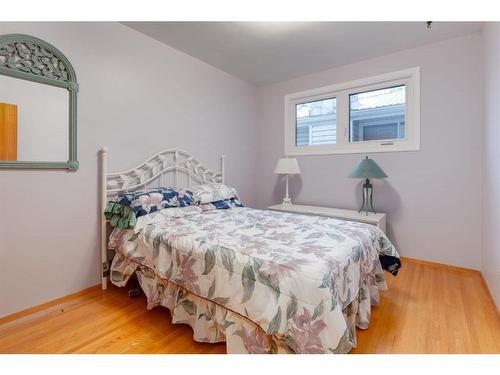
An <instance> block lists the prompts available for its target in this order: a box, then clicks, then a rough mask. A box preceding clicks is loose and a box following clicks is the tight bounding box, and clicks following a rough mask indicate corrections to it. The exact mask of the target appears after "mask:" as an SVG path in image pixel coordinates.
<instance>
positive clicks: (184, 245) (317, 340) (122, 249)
mask: <svg viewBox="0 0 500 375" xmlns="http://www.w3.org/2000/svg"><path fill="white" fill-rule="evenodd" d="M110 242H111V244H110V245H111V246H112V247H114V248H115V249H116V255H115V258H114V259H113V264H112V267H111V281H112V282H113V283H114V284H116V285H118V286H123V285H124V284H125V283H126V281H127V280H128V278H129V277H130V275H132V274H133V273H134V272H135V271H136V270H142V271H143V273H144V270H147V272H146V273H148V274H150V278H151V280H153V279H158V280H161V281H168V282H169V283H171V284H174V285H175V286H176V287H179V288H181V289H182V290H184V291H185V292H189V293H191V294H193V295H194V296H196V297H197V298H201V299H203V300H208V301H210V302H211V303H212V304H214V306H219V307H223V308H224V311H229V312H231V314H233V315H236V316H238V317H239V318H242V319H244V320H248V321H250V322H252V323H253V324H254V325H255V326H257V327H260V329H261V330H262V332H263V333H265V334H266V335H268V336H271V337H273V338H275V339H277V340H279V341H280V342H281V343H282V344H283V345H284V346H286V347H287V348H288V349H289V350H290V351H293V352H296V353H328V352H339V351H340V352H347V351H349V350H350V349H351V348H352V346H353V345H355V337H352V336H353V335H355V329H354V332H352V331H353V326H354V324H356V325H357V326H358V327H360V328H367V326H368V322H369V318H370V302H372V303H373V302H377V299H378V290H379V289H384V288H385V281H384V276H383V271H382V268H381V265H380V261H379V255H380V254H382V255H389V256H393V257H399V256H398V254H397V252H396V250H395V248H394V247H393V246H392V244H391V243H390V242H389V240H388V239H387V237H386V236H385V234H384V233H383V232H382V231H380V230H379V229H378V228H376V227H375V226H372V225H368V224H363V223H356V222H349V221H343V220H337V219H333V218H326V217H318V216H306V215H299V214H292V213H284V212H273V211H261V210H256V209H251V208H245V207H241V208H231V209H226V210H213V211H207V212H202V213H199V214H196V215H190V216H186V217H164V218H162V220H161V221H158V222H155V223H153V224H150V225H147V226H146V227H144V228H142V229H141V230H140V231H139V232H137V233H134V232H133V231H132V230H124V229H118V228H117V229H115V230H114V232H113V234H112V236H111V239H110ZM144 285H147V283H145V284H144ZM144 285H143V288H144ZM151 285H152V283H151ZM157 286H158V285H157V284H155V288H156V289H155V290H153V289H151V290H150V291H149V293H148V291H147V290H145V292H146V294H147V295H148V300H149V299H152V298H153V297H152V295H153V294H158V293H159V292H158V290H157V289H158V288H157ZM151 288H153V286H151ZM177 289H178V288H177ZM176 293H177V294H178V293H179V292H178V291H177V292H176ZM153 299H154V298H153ZM370 299H372V301H370ZM373 300H375V301H373ZM187 301H188V303H187V304H186V306H184V308H185V309H186V311H187V310H188V309H189V308H192V306H189V302H191V303H193V302H192V301H189V300H187ZM353 304H355V306H356V312H355V318H353V319H351V320H352V324H349V322H348V320H349V319H348V314H347V315H346V310H349V309H348V307H350V306H353ZM201 315H203V314H201ZM201 315H200V319H201V318H202V317H201ZM351 315H352V314H351ZM354 320H355V323H354ZM234 327H235V326H233V331H234V334H235V335H238V336H240V337H241V338H242V339H245V335H248V332H245V329H244V327H243V328H241V329H238V330H234ZM225 334H226V336H227V332H226V333H225Z"/></svg>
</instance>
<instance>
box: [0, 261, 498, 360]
mask: <svg viewBox="0 0 500 375" xmlns="http://www.w3.org/2000/svg"><path fill="white" fill-rule="evenodd" d="M387 280H388V283H389V290H388V291H386V292H384V293H383V296H382V302H381V305H380V306H378V307H374V308H373V310H372V320H371V323H370V328H369V329H367V330H364V331H362V330H358V347H357V348H356V349H354V350H353V351H352V353H500V317H499V315H498V311H497V310H496V308H495V306H494V304H493V302H492V300H491V297H490V295H489V293H488V291H487V289H486V286H485V284H484V281H483V280H482V277H481V274H480V273H479V272H477V271H472V270H466V269H461V268H455V267H450V266H445V265H438V264H434V263H428V262H423V261H417V260H411V259H403V268H402V269H401V271H400V274H399V275H398V276H397V277H396V278H393V277H392V276H390V275H387ZM0 353H225V344H224V343H222V344H202V343H197V342H195V341H193V339H192V331H191V328H190V327H189V326H186V325H173V324H172V323H171V321H170V313H169V312H168V310H167V309H165V308H160V307H159V308H155V309H153V310H151V311H147V310H146V302H145V299H144V297H141V298H136V299H129V298H128V295H127V289H126V288H121V289H120V288H116V287H111V288H110V289H108V290H107V291H102V290H100V287H98V286H96V287H92V288H89V289H87V290H84V291H82V292H79V293H76V294H75V295H72V296H68V297H63V298H61V299H58V300H56V301H53V302H50V303H48V304H45V305H42V306H39V307H36V308H32V309H29V310H27V311H24V312H21V313H17V314H14V315H11V316H9V317H6V318H2V319H0Z"/></svg>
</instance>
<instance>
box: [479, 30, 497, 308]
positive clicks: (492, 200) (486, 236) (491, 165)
mask: <svg viewBox="0 0 500 375" xmlns="http://www.w3.org/2000/svg"><path fill="white" fill-rule="evenodd" d="M483 39H484V151H483V175H484V184H483V261H482V267H481V270H482V272H483V275H484V278H485V280H486V283H487V284H488V287H489V289H490V291H491V294H492V295H493V298H494V299H495V301H496V304H497V306H498V307H500V241H499V240H498V229H499V228H500V147H499V143H498V142H499V140H500V106H499V101H500V23H489V24H486V26H485V28H484V29H483Z"/></svg>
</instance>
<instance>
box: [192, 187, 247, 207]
mask: <svg viewBox="0 0 500 375" xmlns="http://www.w3.org/2000/svg"><path fill="white" fill-rule="evenodd" d="M188 190H189V191H191V192H192V193H193V198H194V200H195V201H198V203H199V204H205V203H211V202H217V201H222V200H225V199H231V198H234V197H236V196H237V195H238V193H237V191H236V189H235V188H232V187H229V186H226V185H224V184H217V183H213V184H205V185H199V186H193V187H190V188H189V189H188Z"/></svg>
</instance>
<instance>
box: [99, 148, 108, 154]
mask: <svg viewBox="0 0 500 375" xmlns="http://www.w3.org/2000/svg"><path fill="white" fill-rule="evenodd" d="M99 153H100V154H101V155H106V154H107V153H108V148H107V147H103V148H101V149H100V150H99Z"/></svg>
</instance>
